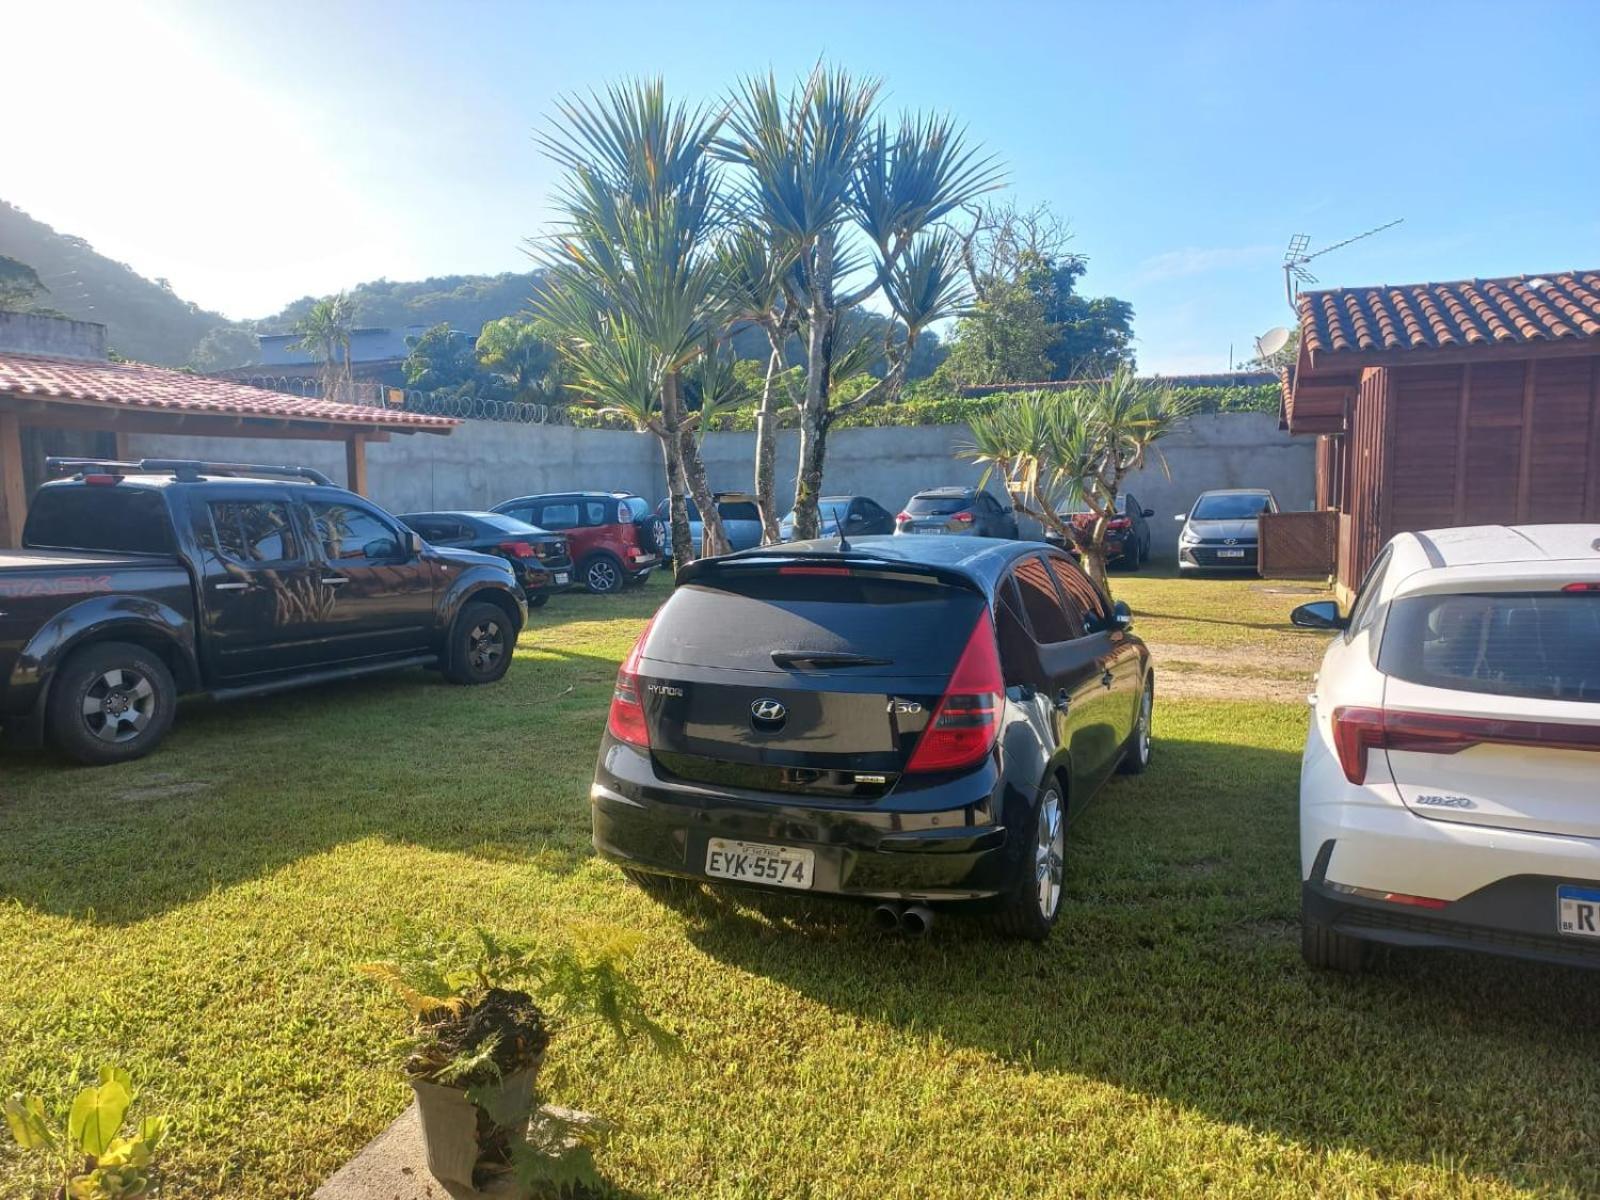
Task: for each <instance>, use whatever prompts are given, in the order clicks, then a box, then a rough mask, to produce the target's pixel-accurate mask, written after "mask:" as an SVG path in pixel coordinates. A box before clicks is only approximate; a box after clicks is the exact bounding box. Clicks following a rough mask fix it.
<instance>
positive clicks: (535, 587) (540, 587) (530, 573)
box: [519, 561, 578, 597]
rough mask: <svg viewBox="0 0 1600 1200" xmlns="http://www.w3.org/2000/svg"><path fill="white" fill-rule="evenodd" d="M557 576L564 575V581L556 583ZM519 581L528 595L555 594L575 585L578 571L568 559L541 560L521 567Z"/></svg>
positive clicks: (570, 588) (576, 584)
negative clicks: (535, 563) (564, 560)
mask: <svg viewBox="0 0 1600 1200" xmlns="http://www.w3.org/2000/svg"><path fill="white" fill-rule="evenodd" d="M558 576H565V577H566V582H565V583H558V582H557V577H558ZM519 581H520V582H521V584H522V590H523V591H524V592H525V593H527V595H528V596H530V597H533V596H555V595H558V594H560V593H561V592H568V591H571V590H572V589H573V588H575V587H577V586H578V573H577V571H576V569H575V568H574V567H573V565H572V563H571V562H570V561H568V562H544V561H541V562H540V563H538V564H537V565H527V566H524V567H522V570H521V575H520V576H519Z"/></svg>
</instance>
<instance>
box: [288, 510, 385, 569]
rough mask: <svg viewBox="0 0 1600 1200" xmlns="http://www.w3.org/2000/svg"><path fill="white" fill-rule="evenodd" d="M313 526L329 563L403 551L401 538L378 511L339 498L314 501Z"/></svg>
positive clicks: (378, 558) (377, 558) (381, 559)
mask: <svg viewBox="0 0 1600 1200" xmlns="http://www.w3.org/2000/svg"><path fill="white" fill-rule="evenodd" d="M306 507H307V508H309V509H310V510H311V521H312V526H313V527H314V528H315V529H316V531H317V540H318V541H320V542H321V543H322V549H323V552H324V553H325V554H326V555H327V557H328V561H329V562H350V561H352V560H357V559H370V560H375V561H380V562H381V561H383V560H385V559H392V558H394V557H396V556H397V555H398V554H399V553H400V544H401V543H400V539H399V536H398V535H397V534H396V533H395V531H394V529H393V528H392V527H391V526H390V525H389V524H388V523H386V522H384V521H381V520H379V519H378V516H377V514H375V513H373V512H370V511H369V510H367V509H365V508H361V507H359V506H357V505H354V504H344V503H341V502H340V501H337V500H311V501H308V502H307V504H306Z"/></svg>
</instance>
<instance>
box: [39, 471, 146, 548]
mask: <svg viewBox="0 0 1600 1200" xmlns="http://www.w3.org/2000/svg"><path fill="white" fill-rule="evenodd" d="M22 543H23V545H25V546H33V547H37V548H38V549H41V550H107V551H111V552H114V553H122V554H168V553H170V552H171V550H172V531H171V522H170V520H169V519H168V517H167V506H166V504H165V503H164V502H163V501H162V499H161V496H160V495H158V494H157V493H155V492H149V491H137V490H134V489H132V488H125V487H91V486H83V487H76V486H66V487H45V488H40V489H39V493H38V495H36V496H35V497H34V498H33V505H32V507H31V508H30V509H29V512H28V523H27V525H26V526H25V527H24V529H23V531H22Z"/></svg>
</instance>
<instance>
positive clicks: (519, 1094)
mask: <svg viewBox="0 0 1600 1200" xmlns="http://www.w3.org/2000/svg"><path fill="white" fill-rule="evenodd" d="M539 1066H540V1064H539V1063H535V1064H534V1065H533V1066H531V1067H528V1068H526V1069H524V1070H521V1071H518V1072H517V1073H516V1074H515V1075H508V1076H506V1077H505V1078H504V1079H502V1080H501V1081H500V1082H499V1083H498V1084H496V1085H494V1086H493V1088H483V1089H480V1090H482V1091H492V1092H495V1093H498V1095H497V1097H496V1098H495V1100H494V1101H493V1102H492V1103H491V1104H490V1105H489V1107H491V1108H494V1109H495V1110H496V1111H500V1112H505V1111H511V1112H520V1113H523V1114H527V1113H529V1112H530V1111H531V1109H532V1106H533V1081H534V1079H535V1078H536V1077H537V1076H538V1074H539ZM411 1090H412V1091H414V1092H415V1093H416V1096H417V1117H418V1120H419V1121H420V1122H421V1124H422V1145H423V1149H424V1151H425V1152H426V1154H427V1159H428V1171H429V1173H430V1174H432V1176H433V1177H434V1178H435V1179H437V1180H438V1181H439V1182H440V1183H445V1184H450V1183H454V1184H459V1185H460V1186H462V1187H466V1188H472V1187H475V1186H476V1185H475V1184H474V1182H473V1178H472V1176H473V1171H474V1170H475V1169H476V1167H477V1165H478V1159H479V1158H480V1157H481V1156H482V1153H483V1144H482V1141H481V1139H480V1133H479V1130H480V1110H479V1108H478V1106H477V1105H476V1104H474V1103H472V1101H470V1100H468V1099H467V1093H466V1090H465V1089H464V1088H456V1087H444V1086H441V1085H440V1084H437V1083H428V1082H425V1081H424V1080H421V1079H413V1080H412V1081H411ZM481 1120H482V1123H483V1125H484V1126H492V1122H490V1121H489V1120H488V1118H487V1116H483V1117H482V1118H481ZM504 1128H506V1131H507V1132H508V1133H510V1134H514V1135H516V1136H521V1135H522V1134H524V1133H526V1132H527V1116H526V1115H524V1117H523V1119H522V1120H521V1122H520V1123H519V1124H518V1125H517V1126H516V1127H515V1128H511V1127H504Z"/></svg>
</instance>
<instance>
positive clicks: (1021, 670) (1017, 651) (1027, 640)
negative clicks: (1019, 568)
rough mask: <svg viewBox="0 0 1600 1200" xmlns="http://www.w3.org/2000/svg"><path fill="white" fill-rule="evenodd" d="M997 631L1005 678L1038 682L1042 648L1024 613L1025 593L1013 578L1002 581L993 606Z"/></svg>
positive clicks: (1037, 683)
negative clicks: (1018, 590)
mask: <svg viewBox="0 0 1600 1200" xmlns="http://www.w3.org/2000/svg"><path fill="white" fill-rule="evenodd" d="M994 632H995V638H996V640H997V641H998V643H999V646H1000V669H1001V671H1002V673H1003V674H1004V675H1005V678H1006V682H1007V683H1011V682H1016V683H1028V684H1033V685H1034V686H1039V685H1040V684H1042V683H1043V681H1044V671H1043V669H1042V667H1041V665H1040V663H1039V648H1038V646H1036V645H1035V644H1034V641H1033V635H1032V634H1030V633H1029V632H1028V627H1027V624H1026V622H1025V621H1024V620H1023V617H1022V597H1021V596H1020V595H1019V594H1018V592H1017V584H1016V581H1015V580H1014V579H1007V580H1006V581H1005V582H1004V583H1003V584H1001V586H1000V589H999V592H998V595H997V599H996V601H995V606H994Z"/></svg>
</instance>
